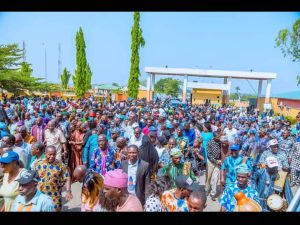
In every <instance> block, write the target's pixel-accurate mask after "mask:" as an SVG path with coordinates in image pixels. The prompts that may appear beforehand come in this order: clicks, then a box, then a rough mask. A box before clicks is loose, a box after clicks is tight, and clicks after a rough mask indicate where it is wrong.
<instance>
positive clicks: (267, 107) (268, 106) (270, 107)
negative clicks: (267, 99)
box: [264, 103, 272, 109]
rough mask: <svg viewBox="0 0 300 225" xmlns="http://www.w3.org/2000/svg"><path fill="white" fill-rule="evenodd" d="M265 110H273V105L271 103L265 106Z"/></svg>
mask: <svg viewBox="0 0 300 225" xmlns="http://www.w3.org/2000/svg"><path fill="white" fill-rule="evenodd" d="M264 109H272V105H271V104H269V103H265V104H264Z"/></svg>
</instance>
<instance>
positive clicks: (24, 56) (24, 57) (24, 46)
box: [23, 41, 26, 62]
mask: <svg viewBox="0 0 300 225" xmlns="http://www.w3.org/2000/svg"><path fill="white" fill-rule="evenodd" d="M23 62H26V43H25V41H23Z"/></svg>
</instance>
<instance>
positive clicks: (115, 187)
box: [103, 169, 143, 212]
mask: <svg viewBox="0 0 300 225" xmlns="http://www.w3.org/2000/svg"><path fill="white" fill-rule="evenodd" d="M103 192H104V193H105V197H106V198H108V199H111V200H115V201H117V202H118V206H117V209H116V211H117V212H139V211H143V206H142V204H141V202H140V200H139V199H138V198H137V197H136V196H135V195H133V194H130V193H128V175H127V174H126V173H124V171H123V170H121V169H115V170H112V171H109V172H107V173H106V174H105V176H104V188H103Z"/></svg>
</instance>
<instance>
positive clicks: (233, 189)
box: [219, 163, 260, 212]
mask: <svg viewBox="0 0 300 225" xmlns="http://www.w3.org/2000/svg"><path fill="white" fill-rule="evenodd" d="M249 173H250V170H249V167H248V166H247V165H246V164H245V163H242V164H240V165H239V166H237V167H236V180H237V181H236V182H233V183H229V184H228V185H226V187H225V190H224V192H223V194H222V196H221V198H220V200H219V202H220V204H221V212H232V211H234V208H235V206H236V200H235V198H234V195H235V194H236V193H238V192H243V193H244V194H245V195H246V197H248V198H251V199H253V200H254V201H256V202H257V203H258V204H260V200H259V195H258V193H257V191H256V190H255V189H253V187H252V186H251V185H250V184H248V179H249Z"/></svg>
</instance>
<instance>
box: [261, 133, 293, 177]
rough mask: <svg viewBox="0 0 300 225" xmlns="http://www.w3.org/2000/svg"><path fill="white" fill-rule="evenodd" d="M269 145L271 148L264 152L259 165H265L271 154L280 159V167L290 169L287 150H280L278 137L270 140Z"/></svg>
mask: <svg viewBox="0 0 300 225" xmlns="http://www.w3.org/2000/svg"><path fill="white" fill-rule="evenodd" d="M268 145H269V148H268V150H267V151H265V152H264V153H262V155H261V157H260V159H259V162H258V166H259V167H263V166H264V164H265V162H266V158H267V157H269V156H273V157H275V158H276V159H277V160H278V164H279V169H282V170H283V171H286V172H287V171H289V164H288V158H287V155H286V154H285V152H283V151H280V150H279V146H278V141H277V139H272V140H270V141H269V143H268Z"/></svg>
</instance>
